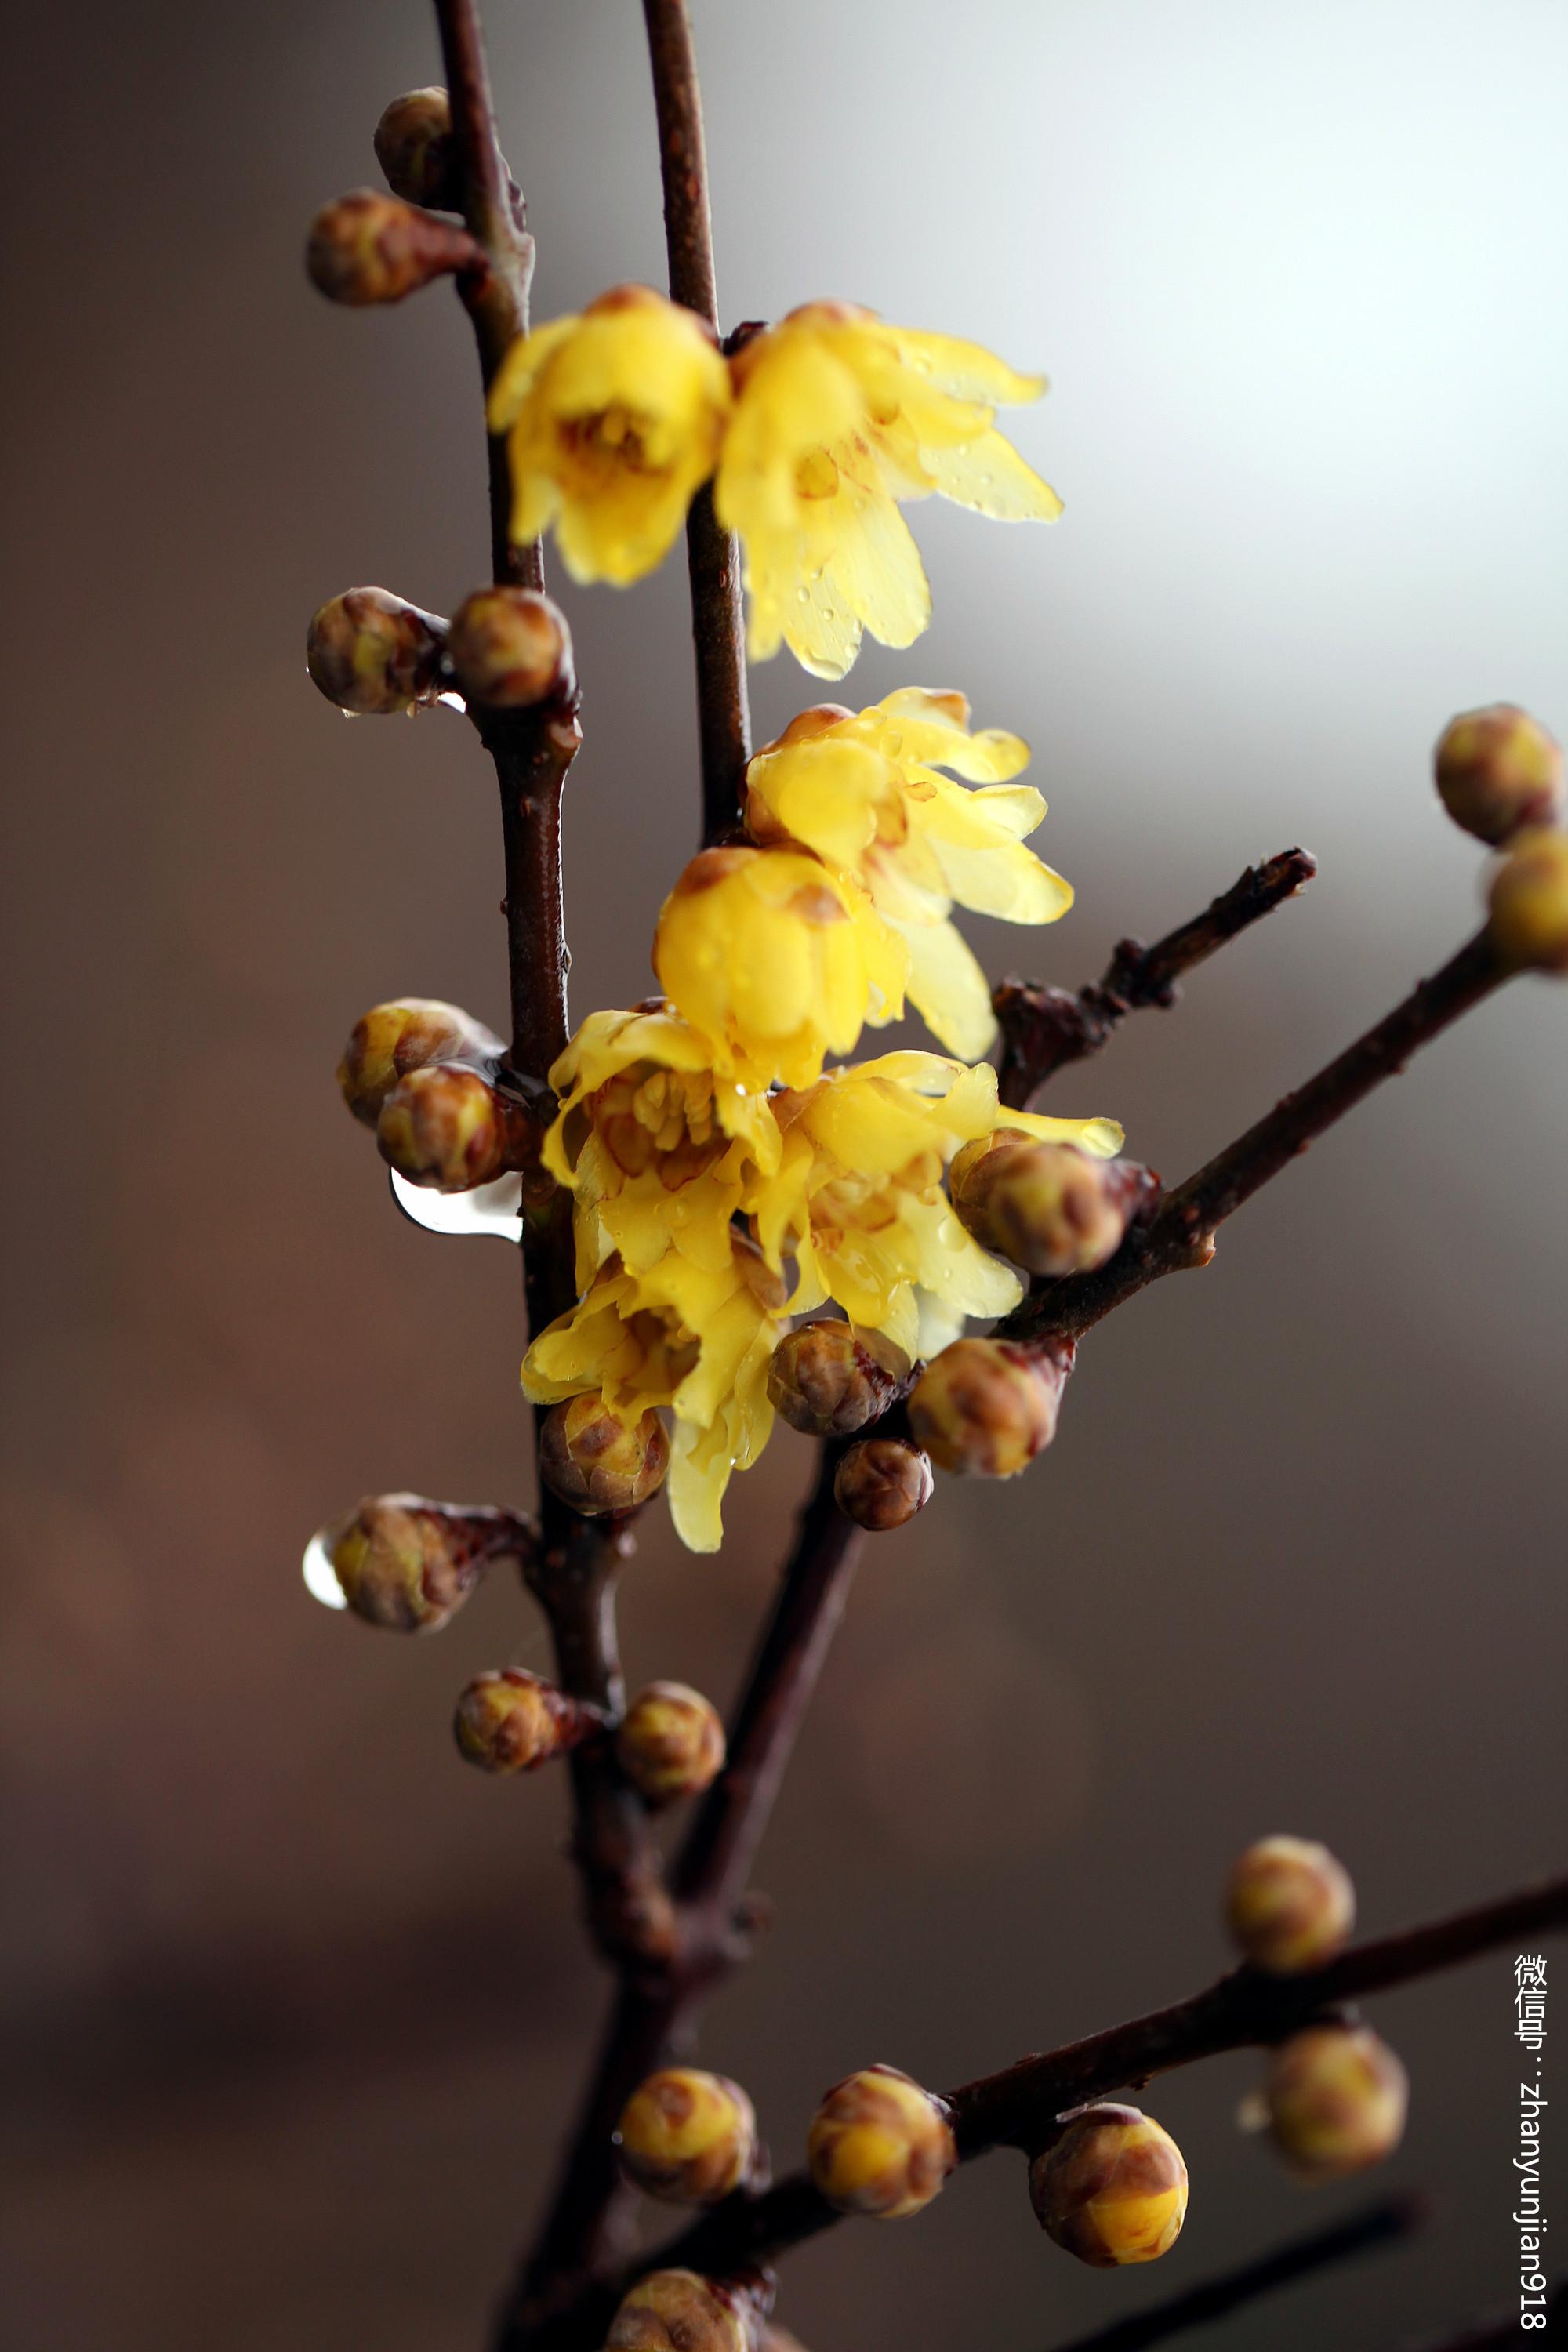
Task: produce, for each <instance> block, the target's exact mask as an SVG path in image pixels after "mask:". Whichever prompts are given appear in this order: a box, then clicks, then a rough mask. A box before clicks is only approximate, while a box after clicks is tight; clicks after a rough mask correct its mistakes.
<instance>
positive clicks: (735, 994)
mask: <svg viewBox="0 0 1568 2352" xmlns="http://www.w3.org/2000/svg"><path fill="white" fill-rule="evenodd" d="M653 964H654V970H655V971H656V972H657V973H658V980H659V985H660V986H661V988H662V989H663V990H664V992H665V994H666V995H667V996H668V998H669V1000H670V1002H671V1003H673V1004H674V1005H676V1006H677V1007H678V1008H679V1011H680V1012H681V1013H684V1014H685V1016H686V1018H687V1020H688V1021H689V1022H690V1024H691V1025H692V1027H693V1028H695V1029H700V1031H701V1032H702V1034H703V1035H704V1036H705V1037H710V1038H712V1040H713V1041H714V1045H715V1047H716V1048H717V1050H718V1051H719V1053H720V1054H721V1055H722V1056H723V1057H724V1058H725V1059H726V1060H727V1061H728V1063H729V1065H730V1066H731V1067H732V1069H733V1072H734V1075H735V1076H736V1077H737V1078H738V1079H739V1080H740V1082H741V1083H742V1085H743V1086H745V1087H749V1088H751V1089H752V1090H753V1091H758V1090H762V1089H764V1088H766V1087H769V1086H771V1085H772V1084H773V1080H774V1079H775V1078H782V1079H783V1080H784V1083H785V1085H787V1086H793V1087H805V1086H809V1085H810V1084H811V1082H812V1080H813V1079H814V1078H815V1077H816V1076H818V1074H819V1073H820V1071H821V1068H822V1065H823V1063H824V1061H825V1060H826V1056H827V1055H829V1054H830V1053H832V1054H847V1053H848V1052H849V1051H850V1050H851V1048H852V1047H853V1045H854V1044H855V1041H856V1039H857V1038H858V1036H859V1034H860V1031H861V1028H862V1027H863V1025H864V1024H865V1023H866V1022H868V1021H871V1022H874V1023H877V1024H882V1023H886V1022H889V1021H896V1020H897V1019H898V1017H899V1015H900V1013H902V1011H903V1009H904V979H905V974H906V972H907V971H908V966H909V958H908V955H907V953H906V951H905V948H904V944H903V941H902V940H900V938H899V936H898V934H897V933H896V932H894V931H893V930H891V929H889V926H888V925H887V924H886V923H884V922H883V921H882V920H881V919H880V917H879V915H878V914H877V913H876V911H875V909H874V908H873V907H872V905H871V902H870V900H869V898H867V896H866V893H865V892H864V891H863V890H862V889H861V888H860V887H859V885H858V883H857V882H855V881H853V880H852V879H850V878H849V877H847V876H845V875H841V874H836V873H833V872H830V871H829V869H828V868H827V867H826V866H824V865H822V864H821V863H820V861H819V860H818V859H816V858H815V857H813V856H810V855H809V854H808V853H807V852H806V851H805V850H804V849H794V848H780V849H746V848H736V849H705V850H703V851H702V852H701V853H700V856H696V857H694V858H693V859H692V861H691V863H690V865H689V866H687V868H686V870H685V872H684V873H683V874H682V875H681V877H680V879H679V881H678V882H677V884H676V886H675V887H674V889H673V890H672V891H671V892H670V894H669V896H668V898H667V899H666V900H665V902H664V907H663V909H662V911H661V912H660V915H659V919H658V929H657V931H656V932H655V934H654V942H653Z"/></svg>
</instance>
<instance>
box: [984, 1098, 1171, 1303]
mask: <svg viewBox="0 0 1568 2352" xmlns="http://www.w3.org/2000/svg"><path fill="white" fill-rule="evenodd" d="M1146 1182H1147V1174H1146V1171H1144V1170H1143V1169H1142V1168H1139V1167H1138V1166H1137V1165H1136V1164H1135V1163H1134V1162H1132V1161H1129V1160H1096V1159H1093V1158H1091V1156H1090V1155H1089V1153H1088V1152H1087V1151H1080V1150H1078V1148H1077V1146H1076V1145H1074V1144H1071V1143H1042V1142H1038V1141H1037V1140H1036V1139H1035V1138H1034V1137H1032V1136H1028V1135H1026V1134H1024V1133H1023V1131H1022V1130H1021V1129H1018V1128H1008V1127H999V1128H997V1129H996V1130H995V1132H994V1134H992V1135H983V1136H980V1137H978V1138H977V1139H976V1140H975V1141H974V1142H973V1143H966V1144H964V1145H963V1149H962V1150H960V1151H958V1152H957V1153H956V1154H955V1155H954V1158H953V1160H952V1166H951V1167H950V1168H949V1170H948V1171H947V1186H948V1192H949V1194H950V1196H951V1198H952V1205H953V1208H954V1209H955V1210H956V1212H957V1213H958V1217H959V1221H960V1223H962V1224H963V1226H964V1227H965V1228H966V1229H967V1230H968V1231H969V1232H970V1233H972V1234H973V1236H974V1238H975V1240H976V1241H977V1242H979V1243H980V1244H981V1245H982V1247H983V1248H985V1249H989V1250H994V1251H995V1252H996V1253H997V1255H999V1256H1001V1257H1005V1258H1010V1259H1011V1260H1012V1262H1013V1264H1014V1265H1021V1266H1022V1267H1024V1269H1025V1270H1026V1273H1029V1274H1038V1275H1064V1274H1092V1273H1093V1272H1094V1270H1095V1268H1096V1267H1097V1266H1101V1265H1104V1264H1105V1262H1106V1260H1107V1259H1108V1258H1110V1257H1114V1256H1115V1255H1116V1252H1117V1251H1118V1249H1119V1248H1120V1247H1121V1236H1122V1234H1124V1233H1125V1232H1126V1230H1127V1223H1128V1219H1129V1216H1130V1215H1131V1212H1132V1209H1133V1207H1134V1206H1135V1204H1136V1202H1137V1201H1138V1198H1139V1196H1140V1193H1141V1192H1142V1189H1143V1187H1144V1185H1145V1184H1146Z"/></svg>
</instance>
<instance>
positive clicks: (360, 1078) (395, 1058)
mask: <svg viewBox="0 0 1568 2352" xmlns="http://www.w3.org/2000/svg"><path fill="white" fill-rule="evenodd" d="M504 1050H505V1049H504V1048H503V1046H502V1045H501V1041H500V1038H499V1037H498V1036H496V1035H495V1034H494V1032H493V1031H491V1030H489V1029H487V1028H486V1027H485V1024H484V1023H483V1022H482V1021H476V1020H475V1019H474V1016H473V1014H472V1013H465V1012H464V1011H463V1010H462V1008H461V1006H459V1005H456V1004H443V1003H441V1002H440V1000H439V999H438V998H437V997H434V996H400V997H398V998H396V999H395V1001H394V1002H393V1003H390V1004H374V1005H373V1006H372V1007H371V1009H370V1011H369V1012H368V1013H363V1014H362V1015H361V1017H360V1019H359V1020H357V1021H356V1022H355V1023H354V1025H353V1029H352V1030H351V1031H350V1032H349V1042H348V1044H347V1045H345V1046H344V1047H343V1057H342V1061H341V1062H340V1063H339V1064H338V1084H339V1086H340V1087H342V1094H343V1100H344V1102H346V1103H347V1105H348V1107H349V1108H350V1110H352V1111H353V1115H354V1117H355V1118H357V1119H360V1120H362V1121H363V1124H364V1125H365V1126H366V1127H374V1126H375V1124H376V1122H377V1120H378V1119H379V1118H380V1117H381V1107H382V1105H383V1103H384V1101H385V1100H386V1097H387V1096H388V1095H389V1094H390V1093H391V1092H392V1090H393V1088H394V1087H395V1086H396V1084H397V1082H398V1080H399V1079H400V1078H405V1077H406V1076H408V1074H409V1072H410V1071H411V1070H422V1069H424V1068H425V1067H426V1065H427V1064H429V1063H431V1062H465V1063H467V1064H468V1066H469V1067H470V1068H472V1069H477V1070H483V1071H484V1072H485V1073H486V1074H487V1076H488V1075H489V1073H490V1072H492V1071H494V1070H496V1069H499V1067H500V1061H501V1056H502V1054H503V1052H504Z"/></svg>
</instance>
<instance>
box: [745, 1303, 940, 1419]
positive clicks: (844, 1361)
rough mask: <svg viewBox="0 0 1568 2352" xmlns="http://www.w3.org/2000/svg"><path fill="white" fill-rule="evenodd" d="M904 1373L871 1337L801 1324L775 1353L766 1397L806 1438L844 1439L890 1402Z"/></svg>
mask: <svg viewBox="0 0 1568 2352" xmlns="http://www.w3.org/2000/svg"><path fill="white" fill-rule="evenodd" d="M908 1370H909V1366H908V1364H907V1363H906V1361H905V1360H904V1358H903V1357H902V1356H901V1355H900V1352H899V1350H898V1349H896V1348H893V1347H890V1346H889V1343H888V1341H887V1340H885V1339H879V1337H878V1335H877V1334H876V1333H875V1332H869V1331H857V1330H855V1329H853V1328H852V1327H851V1326H850V1325H849V1324H847V1323H833V1322H826V1321H825V1322H820V1323H803V1324H802V1325H801V1326H800V1328H799V1329H798V1330H796V1331H790V1332H787V1333H786V1334H785V1336H784V1339H781V1340H780V1341H779V1344H778V1346H777V1347H776V1348H775V1349H773V1361H772V1362H771V1363H770V1364H769V1366H768V1394H769V1396H770V1397H771V1398H772V1399H773V1407H774V1410H775V1411H776V1412H779V1413H780V1414H782V1416H783V1417H784V1420H785V1421H787V1422H788V1423H789V1425H790V1427H791V1428H792V1429H798V1430H800V1431H801V1432H802V1433H804V1434H805V1436H807V1437H848V1436H850V1435H852V1434H853V1433H854V1432H855V1431H856V1430H858V1429H863V1428H864V1427H865V1425H866V1423H867V1422H868V1421H875V1420H876V1418H877V1415H878V1414H879V1412H882V1410H883V1409H884V1407H885V1406H887V1405H888V1404H889V1403H890V1402H891V1401H892V1398H893V1395H894V1392H895V1391H896V1390H897V1388H898V1385H899V1382H900V1381H901V1380H902V1379H903V1377H904V1374H905V1373H906V1372H907V1371H908Z"/></svg>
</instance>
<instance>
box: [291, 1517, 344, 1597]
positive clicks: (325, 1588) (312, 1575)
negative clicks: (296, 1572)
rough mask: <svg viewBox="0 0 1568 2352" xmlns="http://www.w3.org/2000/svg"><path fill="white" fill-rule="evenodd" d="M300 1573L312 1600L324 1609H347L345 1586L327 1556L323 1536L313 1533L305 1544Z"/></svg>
mask: <svg viewBox="0 0 1568 2352" xmlns="http://www.w3.org/2000/svg"><path fill="white" fill-rule="evenodd" d="M300 1575H301V1576H302V1577H303V1578H304V1580H305V1590H306V1591H307V1592H308V1593H309V1594H310V1598H311V1600H312V1601H320V1602H321V1606H322V1608H323V1609H346V1608H347V1607H348V1605H349V1604H348V1602H347V1601H345V1600H344V1599H343V1588H342V1585H341V1584H340V1583H339V1582H338V1572H337V1570H336V1569H335V1568H334V1567H333V1566H332V1563H331V1560H330V1559H328V1557H327V1547H326V1545H325V1544H324V1543H323V1542H322V1541H321V1536H320V1535H319V1534H318V1535H313V1536H312V1537H311V1538H310V1542H309V1543H308V1544H307V1545H306V1546H305V1557H304V1559H302V1560H301V1561H300Z"/></svg>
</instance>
